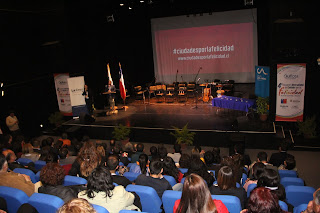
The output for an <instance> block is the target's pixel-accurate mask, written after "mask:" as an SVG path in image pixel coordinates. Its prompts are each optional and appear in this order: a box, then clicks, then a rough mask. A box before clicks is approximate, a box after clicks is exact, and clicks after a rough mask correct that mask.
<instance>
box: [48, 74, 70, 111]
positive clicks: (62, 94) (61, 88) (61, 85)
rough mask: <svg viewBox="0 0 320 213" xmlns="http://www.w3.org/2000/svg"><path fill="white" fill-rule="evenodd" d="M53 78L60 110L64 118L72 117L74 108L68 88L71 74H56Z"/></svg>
mask: <svg viewBox="0 0 320 213" xmlns="http://www.w3.org/2000/svg"><path fill="white" fill-rule="evenodd" d="M53 76H54V84H55V86H56V94H57V100H58V105H59V110H60V112H61V113H62V114H63V115H64V116H72V108H71V102H70V93H69V86H68V78H69V73H56V74H53Z"/></svg>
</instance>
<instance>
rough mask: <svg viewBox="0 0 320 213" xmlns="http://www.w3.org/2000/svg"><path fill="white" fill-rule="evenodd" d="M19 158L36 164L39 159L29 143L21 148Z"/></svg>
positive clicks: (38, 155)
mask: <svg viewBox="0 0 320 213" xmlns="http://www.w3.org/2000/svg"><path fill="white" fill-rule="evenodd" d="M21 158H27V159H30V160H32V161H33V162H36V161H37V160H39V158H40V154H39V153H36V152H34V151H33V147H32V145H31V143H26V144H24V145H23V147H22V155H21Z"/></svg>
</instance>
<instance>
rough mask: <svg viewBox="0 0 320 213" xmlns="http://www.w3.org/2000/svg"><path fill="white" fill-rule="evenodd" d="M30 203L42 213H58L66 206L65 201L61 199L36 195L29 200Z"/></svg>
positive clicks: (40, 194) (46, 195) (47, 195)
mask: <svg viewBox="0 0 320 213" xmlns="http://www.w3.org/2000/svg"><path fill="white" fill-rule="evenodd" d="M28 203H29V204H30V205H32V206H33V207H35V208H36V209H37V210H38V212H40V213H41V212H45V213H56V212H57V210H58V209H59V208H60V207H61V206H62V205H63V204H64V201H63V200H62V199H61V198H60V197H57V196H54V195H49V194H42V193H34V194H33V195H31V197H30V198H29V200H28Z"/></svg>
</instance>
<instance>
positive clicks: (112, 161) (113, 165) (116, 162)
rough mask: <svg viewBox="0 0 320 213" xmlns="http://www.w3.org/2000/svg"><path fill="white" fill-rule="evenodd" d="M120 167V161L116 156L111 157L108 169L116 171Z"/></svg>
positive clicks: (108, 161)
mask: <svg viewBox="0 0 320 213" xmlns="http://www.w3.org/2000/svg"><path fill="white" fill-rule="evenodd" d="M118 165H119V159H118V157H117V156H116V155H110V156H109V157H108V160H107V167H108V169H110V170H115V169H116V168H117V166H118Z"/></svg>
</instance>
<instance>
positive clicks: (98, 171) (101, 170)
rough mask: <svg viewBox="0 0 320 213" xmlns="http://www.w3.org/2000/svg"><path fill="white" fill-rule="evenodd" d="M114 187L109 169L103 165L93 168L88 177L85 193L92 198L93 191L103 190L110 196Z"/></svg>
mask: <svg viewBox="0 0 320 213" xmlns="http://www.w3.org/2000/svg"><path fill="white" fill-rule="evenodd" d="M113 189H114V185H113V179H112V175H111V173H110V171H109V170H108V169H107V168H106V167H104V166H98V167H97V168H95V169H94V170H93V171H92V172H91V174H90V175H89V177H88V184H87V191H86V194H87V196H88V197H89V198H94V197H95V195H94V192H96V193H99V192H105V193H106V196H108V197H112V192H111V191H112V190H113Z"/></svg>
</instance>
